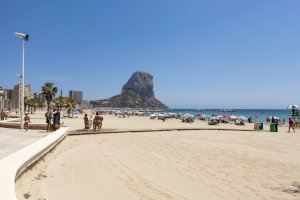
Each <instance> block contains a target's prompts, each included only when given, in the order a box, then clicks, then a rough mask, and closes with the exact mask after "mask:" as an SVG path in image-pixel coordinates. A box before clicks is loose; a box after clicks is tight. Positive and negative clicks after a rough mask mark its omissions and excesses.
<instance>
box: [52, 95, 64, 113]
mask: <svg viewBox="0 0 300 200" xmlns="http://www.w3.org/2000/svg"><path fill="white" fill-rule="evenodd" d="M66 101H67V99H66V98H65V97H62V96H60V97H58V98H56V99H55V106H56V107H57V108H58V110H59V111H61V109H62V107H64V106H65V104H66Z"/></svg>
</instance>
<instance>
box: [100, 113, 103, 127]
mask: <svg viewBox="0 0 300 200" xmlns="http://www.w3.org/2000/svg"><path fill="white" fill-rule="evenodd" d="M99 117H100V125H99V128H100V129H102V122H103V117H102V116H101V115H100V116H99Z"/></svg>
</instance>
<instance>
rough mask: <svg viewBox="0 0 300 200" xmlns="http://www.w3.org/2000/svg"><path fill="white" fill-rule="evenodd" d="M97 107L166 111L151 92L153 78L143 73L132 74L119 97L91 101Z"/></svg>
mask: <svg viewBox="0 0 300 200" xmlns="http://www.w3.org/2000/svg"><path fill="white" fill-rule="evenodd" d="M91 104H92V105H94V106H97V107H111V108H142V109H146V108H147V109H159V110H161V109H167V108H168V107H167V106H166V105H164V104H163V103H161V102H160V101H159V100H157V99H156V98H155V96H154V91H153V76H152V75H151V74H149V73H145V72H134V73H133V74H132V76H131V77H130V79H129V80H128V81H127V83H126V84H124V85H123V87H122V91H121V94H120V95H117V96H114V97H111V98H109V99H104V100H97V101H91Z"/></svg>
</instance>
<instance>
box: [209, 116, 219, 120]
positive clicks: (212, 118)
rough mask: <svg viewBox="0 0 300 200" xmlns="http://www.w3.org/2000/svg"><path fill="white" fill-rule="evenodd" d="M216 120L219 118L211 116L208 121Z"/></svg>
mask: <svg viewBox="0 0 300 200" xmlns="http://www.w3.org/2000/svg"><path fill="white" fill-rule="evenodd" d="M218 119H219V118H218V117H216V116H213V117H211V118H210V120H218Z"/></svg>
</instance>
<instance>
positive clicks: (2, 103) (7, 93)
mask: <svg viewBox="0 0 300 200" xmlns="http://www.w3.org/2000/svg"><path fill="white" fill-rule="evenodd" d="M11 99H12V90H9V89H4V88H2V87H0V110H11V108H12V106H11Z"/></svg>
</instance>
